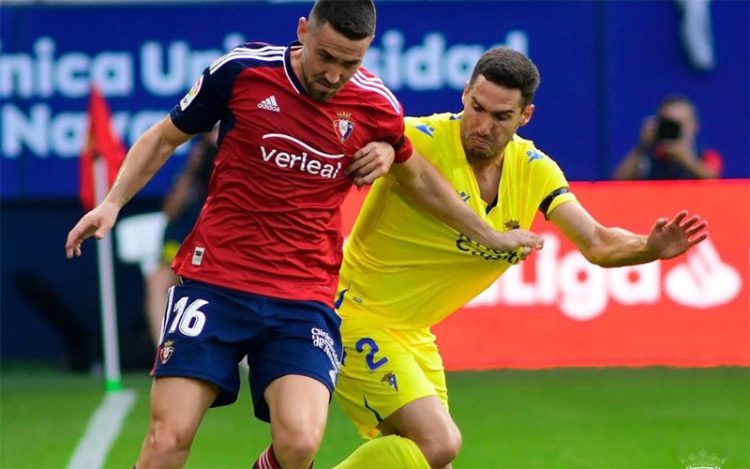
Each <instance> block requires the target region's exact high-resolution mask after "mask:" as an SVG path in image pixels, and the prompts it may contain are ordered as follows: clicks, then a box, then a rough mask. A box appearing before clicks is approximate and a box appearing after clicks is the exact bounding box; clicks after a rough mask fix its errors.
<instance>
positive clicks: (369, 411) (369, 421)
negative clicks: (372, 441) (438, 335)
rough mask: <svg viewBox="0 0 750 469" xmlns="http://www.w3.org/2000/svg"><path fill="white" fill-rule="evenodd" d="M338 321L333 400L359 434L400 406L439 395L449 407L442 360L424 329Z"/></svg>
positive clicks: (372, 430) (368, 434) (372, 433)
mask: <svg viewBox="0 0 750 469" xmlns="http://www.w3.org/2000/svg"><path fill="white" fill-rule="evenodd" d="M347 322H348V321H346V320H344V323H343V324H342V330H341V335H342V339H343V342H344V363H343V366H342V369H341V374H340V375H339V378H338V382H337V384H336V398H337V400H338V401H339V402H340V403H341V405H342V407H343V408H344V410H345V411H346V413H347V415H349V418H351V419H352V421H354V424H355V425H356V427H357V431H358V432H359V434H360V435H361V436H362V437H363V438H374V437H376V436H378V433H379V430H378V429H377V425H378V424H379V423H380V422H381V421H382V420H383V419H385V418H387V417H388V416H390V415H391V414H392V413H393V412H395V411H396V410H398V409H400V408H401V407H403V406H404V405H406V404H408V403H410V402H412V401H414V400H416V399H419V398H422V397H426V396H438V397H439V398H440V400H441V401H442V403H443V405H444V406H445V408H446V409H448V391H447V389H446V386H445V370H444V369H443V359H442V358H441V357H440V354H439V353H438V349H437V345H436V344H435V337H434V336H433V335H432V334H431V333H430V332H429V330H427V329H420V330H395V329H375V328H361V329H357V328H355V327H351V326H349V327H348V326H347Z"/></svg>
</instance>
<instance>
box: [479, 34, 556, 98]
mask: <svg viewBox="0 0 750 469" xmlns="http://www.w3.org/2000/svg"><path fill="white" fill-rule="evenodd" d="M479 75H482V76H483V77H485V78H486V79H487V80H489V81H491V82H492V83H495V84H496V85H501V86H504V87H506V88H510V89H515V90H521V107H522V108H524V107H526V106H527V105H528V104H529V103H531V101H532V100H533V99H534V93H536V89H537V88H538V87H539V83H540V81H541V79H540V77H539V70H538V69H537V68H536V65H534V63H533V62H532V61H531V60H530V59H529V58H528V57H526V56H525V55H523V54H522V53H520V52H518V51H515V50H513V49H510V48H508V47H496V48H494V49H490V50H488V51H487V52H485V53H484V54H482V57H480V58H479V62H477V64H476V65H475V66H474V71H473V72H472V73H471V80H470V81H469V87H471V86H473V85H474V82H476V80H477V77H479Z"/></svg>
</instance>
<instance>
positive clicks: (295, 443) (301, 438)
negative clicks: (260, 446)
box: [273, 431, 323, 466]
mask: <svg viewBox="0 0 750 469" xmlns="http://www.w3.org/2000/svg"><path fill="white" fill-rule="evenodd" d="M322 438H323V435H322V432H317V431H284V432H279V433H278V434H277V435H275V436H274V438H273V449H274V453H276V457H277V458H278V459H279V461H280V462H282V466H299V465H301V464H302V463H305V462H306V461H311V460H312V459H313V458H314V457H315V454H316V453H317V452H318V448H319V447H320V442H321V440H322Z"/></svg>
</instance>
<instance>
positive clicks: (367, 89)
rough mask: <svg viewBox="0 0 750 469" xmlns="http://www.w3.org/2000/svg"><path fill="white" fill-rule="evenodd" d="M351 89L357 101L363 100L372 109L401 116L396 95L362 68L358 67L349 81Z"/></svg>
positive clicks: (399, 104)
mask: <svg viewBox="0 0 750 469" xmlns="http://www.w3.org/2000/svg"><path fill="white" fill-rule="evenodd" d="M349 83H350V84H351V89H352V90H354V91H355V92H356V93H357V94H359V95H360V96H358V98H357V99H362V100H365V101H363V102H367V103H371V104H372V105H373V106H374V107H376V108H379V109H382V110H384V111H385V112H387V113H395V114H399V115H400V114H401V113H402V108H401V103H400V102H399V100H398V98H396V95H394V94H393V92H392V91H391V90H390V89H389V88H388V86H386V84H385V83H383V80H381V79H380V78H378V77H377V76H376V75H375V74H373V73H371V72H370V71H369V70H367V69H366V68H364V67H360V68H359V70H357V72H356V73H355V74H354V75H352V77H351V79H350V80H349Z"/></svg>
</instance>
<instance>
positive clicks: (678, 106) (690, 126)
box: [659, 102, 698, 142]
mask: <svg viewBox="0 0 750 469" xmlns="http://www.w3.org/2000/svg"><path fill="white" fill-rule="evenodd" d="M659 117H662V118H666V119H670V120H673V121H676V122H679V123H680V129H681V133H680V135H681V136H680V139H681V140H685V141H688V142H692V141H693V139H694V138H695V134H696V133H697V132H698V121H697V120H696V118H695V112H694V111H693V108H692V107H691V106H690V105H689V104H687V103H683V102H675V103H671V104H667V105H666V106H664V107H662V109H661V110H660V111H659Z"/></svg>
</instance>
